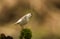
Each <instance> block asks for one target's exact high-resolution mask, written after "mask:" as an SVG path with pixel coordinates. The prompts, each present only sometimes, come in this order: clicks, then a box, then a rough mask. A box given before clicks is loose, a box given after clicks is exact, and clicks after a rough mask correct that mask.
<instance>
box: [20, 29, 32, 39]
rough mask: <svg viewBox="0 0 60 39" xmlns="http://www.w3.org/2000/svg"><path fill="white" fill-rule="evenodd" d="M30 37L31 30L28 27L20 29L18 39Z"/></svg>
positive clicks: (28, 38) (29, 38)
mask: <svg viewBox="0 0 60 39" xmlns="http://www.w3.org/2000/svg"><path fill="white" fill-rule="evenodd" d="M23 38H24V39H31V38H32V31H31V30H30V29H23V30H22V31H21V36H20V39H23Z"/></svg>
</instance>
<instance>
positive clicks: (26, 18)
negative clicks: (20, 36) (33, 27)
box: [15, 13, 32, 26]
mask: <svg viewBox="0 0 60 39" xmlns="http://www.w3.org/2000/svg"><path fill="white" fill-rule="evenodd" d="M31 17H32V14H31V13H28V14H26V15H24V16H23V17H21V18H20V19H19V20H18V21H17V22H16V23H15V24H20V25H21V26H23V25H25V24H27V23H28V22H29V20H30V18H31Z"/></svg>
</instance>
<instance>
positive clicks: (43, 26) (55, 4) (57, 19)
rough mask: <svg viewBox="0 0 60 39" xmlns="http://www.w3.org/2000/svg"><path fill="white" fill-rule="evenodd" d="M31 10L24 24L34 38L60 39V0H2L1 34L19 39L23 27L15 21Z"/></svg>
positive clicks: (0, 8) (0, 10)
mask: <svg viewBox="0 0 60 39" xmlns="http://www.w3.org/2000/svg"><path fill="white" fill-rule="evenodd" d="M29 12H31V13H32V18H31V20H30V21H29V22H28V23H27V24H26V25H24V26H25V27H26V28H29V29H31V30H32V39H60V0H0V34H1V33H4V34H5V35H6V36H7V35H10V36H12V37H13V38H14V39H19V36H20V31H21V27H20V25H15V24H14V23H15V22H16V21H17V20H18V19H20V18H21V17H22V16H24V15H25V14H27V13H29Z"/></svg>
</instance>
